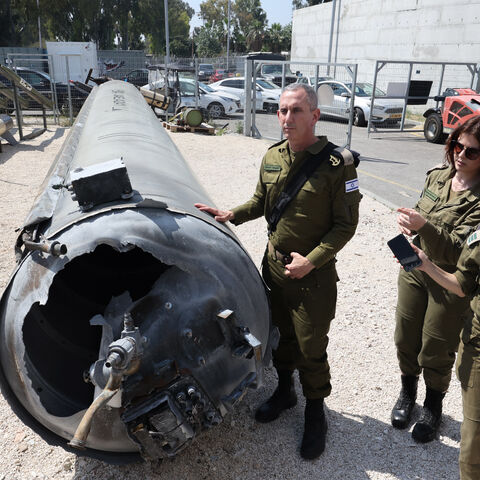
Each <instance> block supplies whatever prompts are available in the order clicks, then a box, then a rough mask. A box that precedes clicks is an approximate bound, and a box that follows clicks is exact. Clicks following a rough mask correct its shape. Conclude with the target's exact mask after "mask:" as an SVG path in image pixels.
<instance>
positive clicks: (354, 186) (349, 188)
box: [345, 178, 358, 193]
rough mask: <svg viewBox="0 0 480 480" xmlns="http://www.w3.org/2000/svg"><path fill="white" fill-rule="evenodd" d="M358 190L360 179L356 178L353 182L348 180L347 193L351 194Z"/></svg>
mask: <svg viewBox="0 0 480 480" xmlns="http://www.w3.org/2000/svg"><path fill="white" fill-rule="evenodd" d="M355 190H358V178H354V179H353V180H347V181H346V182H345V192H346V193H350V192H354V191H355Z"/></svg>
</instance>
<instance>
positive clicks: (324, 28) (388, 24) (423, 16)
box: [291, 0, 480, 86]
mask: <svg viewBox="0 0 480 480" xmlns="http://www.w3.org/2000/svg"><path fill="white" fill-rule="evenodd" d="M339 4H340V6H341V8H340V22H339V28H338V49H336V48H335V47H336V42H337V19H336V18H335V30H334V35H333V48H332V62H333V61H334V60H335V58H336V59H337V62H342V63H358V65H359V71H358V78H359V79H360V80H370V81H371V80H372V78H373V72H374V67H375V60H408V61H416V62H426V61H429V62H437V61H439V62H442V61H443V62H472V63H479V62H480V0H337V13H338V5H339ZM332 8H333V2H329V3H325V4H322V5H316V6H313V7H307V8H303V9H300V10H296V11H294V13H293V31H292V50H291V59H292V61H295V60H304V61H305V60H311V61H323V62H325V61H327V58H328V45H329V37H330V24H331V16H332ZM389 68H390V67H389ZM392 68H393V67H392ZM405 68H406V67H403V66H402V67H400V66H397V67H395V68H394V69H393V72H396V73H392V72H390V74H388V76H391V75H392V74H393V76H394V77H395V76H397V77H399V76H404V74H405V72H404V70H405ZM449 68H450V67H449ZM400 70H401V73H400ZM432 70H434V72H432ZM437 70H438V69H436V68H435V67H428V68H427V67H417V68H414V72H413V73H414V75H417V77H418V78H426V77H431V76H432V75H437V74H438V75H439V71H437ZM455 70H456V69H450V71H448V72H446V80H447V81H453V82H454V81H455V78H457V79H458V81H461V82H462V86H465V82H466V81H467V80H468V79H469V75H468V72H467V71H466V69H465V68H464V67H462V68H460V69H458V70H456V71H455ZM427 71H428V72H429V73H428V74H427ZM417 72H418V73H417ZM412 78H414V77H412ZM455 86H460V85H455Z"/></svg>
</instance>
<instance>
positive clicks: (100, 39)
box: [0, 0, 194, 54]
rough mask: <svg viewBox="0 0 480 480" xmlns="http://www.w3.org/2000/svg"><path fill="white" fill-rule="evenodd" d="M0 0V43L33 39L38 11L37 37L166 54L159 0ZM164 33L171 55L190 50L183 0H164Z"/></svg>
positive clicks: (189, 11)
mask: <svg viewBox="0 0 480 480" xmlns="http://www.w3.org/2000/svg"><path fill="white" fill-rule="evenodd" d="M39 5H40V9H39V10H38V9H37V1H36V0H0V46H29V45H33V44H35V43H36V42H37V43H38V24H37V19H38V13H39V12H40V18H41V24H42V38H43V39H45V40H59V41H74V42H75V41H77V42H81V41H93V42H96V44H97V45H98V48H100V49H110V48H113V47H114V46H115V39H117V41H118V42H119V44H120V46H121V48H122V49H142V48H146V47H147V48H149V49H150V51H151V52H152V53H164V52H165V16H164V13H165V10H164V3H163V1H159V0H54V1H53V0H39ZM168 14H169V33H170V39H171V51H172V53H173V54H179V53H182V54H184V53H185V52H186V51H187V44H188V46H189V49H188V51H190V50H191V44H190V42H189V40H188V38H189V31H190V19H191V18H192V16H193V14H194V10H193V9H192V8H191V7H190V6H189V5H188V3H187V2H185V1H183V0H169V2H168Z"/></svg>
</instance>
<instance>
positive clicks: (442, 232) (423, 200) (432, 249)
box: [413, 166, 480, 272]
mask: <svg viewBox="0 0 480 480" xmlns="http://www.w3.org/2000/svg"><path fill="white" fill-rule="evenodd" d="M454 174H455V171H454V170H453V169H452V167H450V166H442V167H437V168H434V169H432V170H430V172H429V173H428V176H427V180H426V182H425V186H424V188H423V191H422V195H421V197H420V200H419V201H418V203H417V205H416V207H415V209H416V210H417V211H418V212H419V213H420V214H421V215H422V216H423V217H424V218H425V219H426V220H427V222H426V223H425V225H424V226H423V227H421V228H420V229H419V230H418V232H417V233H418V234H419V235H418V236H417V237H416V238H415V239H414V242H413V243H414V244H415V245H417V246H418V247H419V248H421V249H422V250H423V251H424V252H425V253H426V255H427V256H428V257H429V258H430V259H431V260H432V261H433V262H434V263H435V264H437V265H439V266H440V267H441V268H443V269H444V270H447V271H449V272H453V271H454V270H455V268H454V267H455V265H456V263H457V261H458V258H459V256H460V253H461V251H462V247H463V243H464V241H465V239H466V238H467V237H468V235H469V234H470V233H471V232H472V231H473V230H474V229H475V228H476V226H477V225H478V224H480V208H479V201H480V185H476V186H475V187H474V188H472V189H469V190H465V191H462V192H452V191H451V184H452V177H453V175H454Z"/></svg>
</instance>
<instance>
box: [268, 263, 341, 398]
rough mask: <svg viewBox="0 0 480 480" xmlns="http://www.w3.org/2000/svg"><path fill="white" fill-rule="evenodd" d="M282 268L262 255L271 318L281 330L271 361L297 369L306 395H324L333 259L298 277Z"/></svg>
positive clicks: (332, 304)
mask: <svg viewBox="0 0 480 480" xmlns="http://www.w3.org/2000/svg"><path fill="white" fill-rule="evenodd" d="M284 271H285V267H284V266H283V264H282V262H281V261H279V260H274V259H273V258H271V257H267V256H266V257H265V258H264V261H263V277H264V279H265V282H266V283H267V285H268V287H269V288H270V304H271V309H272V321H273V323H274V325H276V326H277V327H278V329H279V331H280V341H279V344H278V348H277V349H276V350H274V352H273V364H274V366H275V368H276V369H277V370H290V371H293V370H295V369H298V371H299V375H300V383H301V384H302V389H303V394H304V395H305V397H306V398H309V399H315V398H324V397H327V396H328V395H330V392H331V389H332V387H331V385H330V367H329V365H328V359H327V345H328V335H327V334H328V331H329V329H330V322H331V320H332V319H333V317H334V316H335V306H336V301H337V284H336V282H337V280H338V277H337V273H336V270H335V267H334V265H333V262H332V265H331V267H329V268H327V269H325V270H322V271H320V270H313V271H312V272H310V273H309V274H308V275H306V276H305V277H304V278H303V279H300V280H293V279H290V278H288V277H286V276H285V274H284Z"/></svg>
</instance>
